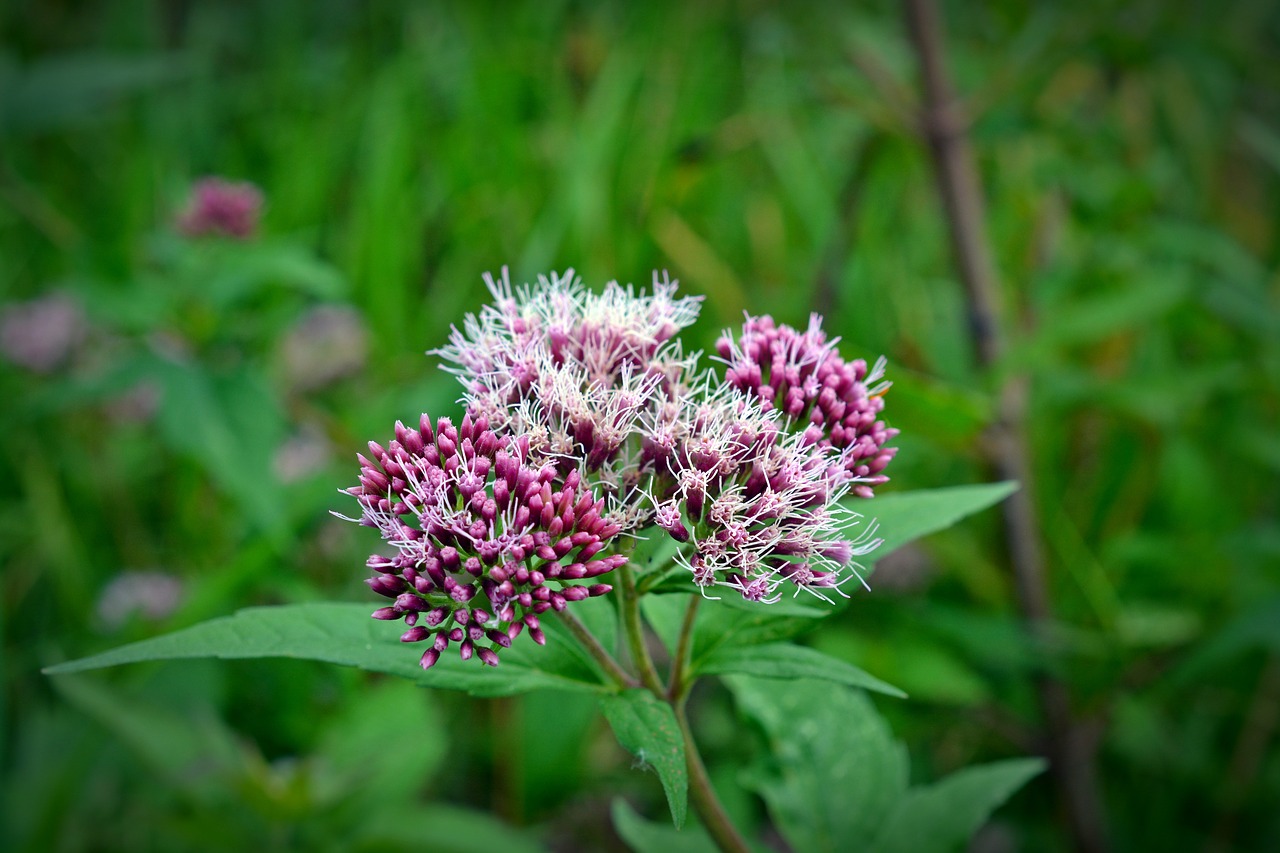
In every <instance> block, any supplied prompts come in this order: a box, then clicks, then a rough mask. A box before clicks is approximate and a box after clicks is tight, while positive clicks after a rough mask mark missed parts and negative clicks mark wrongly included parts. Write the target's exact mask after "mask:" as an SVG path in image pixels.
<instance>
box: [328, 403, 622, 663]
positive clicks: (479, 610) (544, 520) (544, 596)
mask: <svg viewBox="0 0 1280 853" xmlns="http://www.w3.org/2000/svg"><path fill="white" fill-rule="evenodd" d="M369 450H370V456H371V458H366V457H364V456H360V457H359V459H360V463H361V474H360V485H358V486H355V487H353V488H350V489H348V490H347V492H348V493H349V494H351V495H354V496H355V497H356V498H357V500H358V501H359V503H360V506H361V515H360V518H359V519H358V521H359V522H360V523H361V524H364V525H366V526H369V527H375V528H377V529H378V531H379V532H380V533H381V534H382V538H383V539H384V540H385V541H386V542H387V543H389V544H390V545H391V546H392V547H393V548H394V549H395V555H394V556H390V557H387V556H380V555H376V554H375V555H374V556H372V557H370V558H369V560H368V566H369V567H370V568H371V569H373V577H372V578H370V579H369V580H368V584H369V586H370V587H371V588H372V589H373V591H374V592H376V593H378V594H380V595H383V596H385V597H387V598H390V599H392V604H390V605H388V606H386V607H383V608H381V609H379V610H377V611H375V612H374V614H373V616H374V618H375V619H403V620H404V621H405V624H406V625H407V626H408V627H409V630H408V631H406V632H405V633H404V635H403V636H402V637H401V640H402V641H404V642H406V643H413V642H422V641H425V640H431V645H430V647H429V648H427V650H426V651H425V652H423V654H422V659H421V664H422V666H423V668H424V669H425V668H428V667H431V666H433V665H434V664H435V663H436V661H437V660H439V657H440V654H441V653H442V652H444V651H445V650H446V649H447V648H448V646H449V644H450V643H451V642H452V643H458V644H459V653H460V654H461V656H462V658H463V659H464V660H466V659H468V658H470V657H472V655H477V656H479V657H480V659H481V660H482V661H483V662H484V663H487V664H490V665H492V666H496V665H497V663H498V657H497V654H498V650H499V649H500V648H504V647H508V646H510V645H511V641H512V640H513V639H515V638H516V637H517V636H518V635H519V634H520V632H521V631H522V630H524V629H525V628H526V627H527V628H528V629H529V633H530V634H531V635H532V637H533V639H534V642H537V643H539V644H541V643H543V642H545V640H544V638H543V635H542V631H541V630H540V628H539V625H538V614H541V613H543V612H545V611H546V610H549V609H556V610H560V609H563V608H564V607H565V606H566V604H567V603H568V602H571V601H579V600H581V599H583V598H586V597H588V596H595V595H603V594H604V593H607V592H608V591H609V590H610V587H609V586H608V585H606V584H601V583H592V584H579V583H576V582H577V581H584V580H586V581H590V580H593V579H595V578H598V577H600V576H602V575H606V574H608V573H609V572H611V571H613V570H614V569H615V568H617V567H618V566H619V565H621V564H622V562H624V561H625V559H626V558H625V557H621V556H617V555H603V554H601V552H602V551H604V550H605V549H606V548H607V547H608V546H609V545H610V544H611V540H612V539H613V537H614V536H615V535H616V534H617V533H618V528H617V526H616V525H613V524H611V523H610V522H608V521H607V520H606V519H605V518H604V517H603V515H602V512H603V508H604V502H603V501H602V500H599V499H597V498H596V497H595V495H594V494H592V492H591V490H590V489H589V488H587V486H586V485H585V484H584V483H583V481H582V476H581V474H580V473H579V472H578V471H577V470H570V471H569V472H568V473H567V474H564V475H562V474H561V473H560V472H559V470H558V469H557V468H556V467H555V466H553V465H544V466H541V467H535V466H532V465H530V464H528V463H529V449H528V442H527V440H525V439H524V438H522V437H516V438H513V437H510V436H507V437H501V438H500V437H499V436H498V435H497V434H495V433H494V432H493V431H492V430H490V429H489V427H488V423H487V422H486V421H485V420H484V419H483V418H477V419H472V418H471V417H470V416H469V415H468V416H466V417H464V418H463V419H462V424H461V426H459V427H456V428H455V427H454V425H453V423H452V422H451V421H450V420H449V419H448V418H440V419H439V420H438V421H437V422H436V426H435V428H434V429H432V425H431V420H430V418H428V417H427V416H426V415H423V416H422V419H421V421H420V425H419V427H418V428H417V429H411V428H407V427H405V426H404V425H403V424H400V423H397V424H396V438H395V440H393V441H392V442H391V443H390V444H388V445H387V447H386V448H385V449H384V448H383V447H382V446H380V445H378V444H376V443H374V442H370V443H369ZM352 520H357V519H352ZM486 641H487V642H488V643H489V645H482V644H483V643H485V642H486Z"/></svg>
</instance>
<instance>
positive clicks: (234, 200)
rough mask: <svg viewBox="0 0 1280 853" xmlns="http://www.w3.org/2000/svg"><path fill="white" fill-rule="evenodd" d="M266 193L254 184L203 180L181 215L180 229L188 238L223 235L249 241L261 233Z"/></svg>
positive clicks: (223, 180) (211, 179)
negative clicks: (263, 202)
mask: <svg viewBox="0 0 1280 853" xmlns="http://www.w3.org/2000/svg"><path fill="white" fill-rule="evenodd" d="M261 214H262V191H261V190H260V189H258V188H257V187H256V186H254V185H253V184H251V183H248V182H242V183H237V182H233V181H228V180H226V179H224V178H201V179H200V180H199V181H197V182H196V185H195V187H194V188H193V190H192V192H191V198H190V199H189V200H188V202H187V206H186V208H185V209H184V210H183V211H182V213H181V214H180V215H179V216H178V222H177V225H178V230H179V231H181V232H182V233H183V234H186V235H187V236H188V237H205V236H209V235H220V236H223V237H236V238H238V239H241V240H245V239H248V238H250V237H253V236H254V235H255V234H257V231H258V219H259V217H260V216H261Z"/></svg>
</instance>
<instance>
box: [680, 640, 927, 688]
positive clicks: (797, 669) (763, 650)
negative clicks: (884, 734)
mask: <svg viewBox="0 0 1280 853" xmlns="http://www.w3.org/2000/svg"><path fill="white" fill-rule="evenodd" d="M695 669H696V671H697V672H701V673H706V674H708V675H730V674H736V675H756V676H760V677H763V678H818V679H822V680H824V681H834V682H836V683H837V684H846V685H848V686H849V687H860V688H862V689H864V690H874V691H876V692H877V693H887V694H888V695H890V696H897V697H899V698H906V695H907V694H905V693H903V692H902V691H901V690H899V689H898V688H896V687H894V686H893V685H892V684H887V683H885V682H883V681H881V680H880V679H878V678H876V677H875V676H874V675H871V674H870V673H867V672H864V671H862V670H861V669H858V667H856V666H854V665H853V664H850V663H845V662H844V661H842V660H839V659H838V658H833V657H831V656H830V655H826V654H823V653H822V652H820V651H818V650H817V649H811V648H808V647H806V646H798V645H794V644H792V643H769V644H766V645H762V646H750V647H742V646H720V647H719V648H718V649H716V650H715V651H714V652H712V653H711V654H709V655H707V656H706V657H705V658H703V659H702V660H701V661H699V662H698V664H697V665H696V667H695Z"/></svg>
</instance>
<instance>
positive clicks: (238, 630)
mask: <svg viewBox="0 0 1280 853" xmlns="http://www.w3.org/2000/svg"><path fill="white" fill-rule="evenodd" d="M370 607H371V606H370V605H368V604H338V603H311V604H291V605H284V606H280V607H251V608H248V609H246V610H241V611H240V612H238V613H236V614H235V615H234V616H224V617H222V618H219V619H213V620H210V621H208V622H203V623H201V624H199V625H194V626H192V627H190V628H186V629H184V630H181V631H175V632H174V633H172V634H165V635H164V636H160V637H155V638H152V639H150V640H143V641H141V642H137V643H130V644H129V645H127V646H121V647H120V648H118V649H113V650H111V651H108V652H103V653H102V654H99V655H94V656H92V657H88V658H83V659H81V660H76V661H70V662H68V663H63V664H58V665H57V666H52V667H49V668H48V669H46V670H45V672H47V673H50V674H58V673H66V672H79V671H82V670H87V669H98V668H100V667H105V666H116V665H118V664H124V663H135V662H138V661H147V660H164V659H170V658H201V657H216V658H262V657H288V658H302V659H306V660H321V661H328V662H329V663H340V664H345V665H347V666H357V667H360V668H361V669H366V670H370V671H372V672H385V673H389V674H391V675H399V676H402V677H404V678H408V679H411V680H413V681H416V682H417V683H419V684H422V685H424V686H426V687H441V688H448V689H452V690H465V691H467V692H468V693H471V694H472V695H475V696H510V695H513V694H516V693H523V692H525V691H527V690H533V689H536V688H539V687H556V688H560V689H562V690H585V691H596V690H602V689H604V687H603V685H602V684H601V683H600V682H599V680H598V678H597V675H596V673H595V672H594V671H593V670H592V669H590V668H588V667H586V666H585V665H584V664H583V663H582V661H581V658H580V657H579V656H578V655H577V654H575V653H574V652H573V651H572V650H571V648H570V643H571V641H570V640H569V639H568V638H567V636H566V635H565V634H564V633H563V632H562V629H560V628H559V626H558V624H557V623H556V621H555V620H552V619H548V620H547V621H546V622H545V623H544V624H545V625H547V626H548V630H547V634H548V642H547V645H546V646H545V647H541V646H537V645H535V644H533V643H532V642H528V641H524V642H517V643H516V644H515V645H514V646H513V647H512V648H510V649H506V650H504V651H503V652H502V663H501V665H500V666H499V667H498V668H497V669H493V670H491V669H490V668H489V667H486V666H482V665H480V664H479V662H478V661H476V660H474V659H473V660H470V661H462V660H459V659H458V658H457V657H456V655H453V654H446V655H444V656H442V657H441V658H440V662H439V663H437V664H436V665H435V666H434V667H432V668H431V669H429V670H425V671H424V670H422V669H421V668H419V666H418V652H419V651H420V650H421V646H418V647H416V648H415V647H413V646H405V645H404V644H401V643H400V642H398V639H397V638H398V635H399V634H400V633H401V630H402V627H401V625H400V624H399V623H395V624H390V623H386V622H379V621H378V620H375V619H370V618H369V613H370V612H371V611H370Z"/></svg>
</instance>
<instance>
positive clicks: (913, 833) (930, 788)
mask: <svg viewBox="0 0 1280 853" xmlns="http://www.w3.org/2000/svg"><path fill="white" fill-rule="evenodd" d="M1044 768H1045V763H1044V761H1042V760H1041V759H1039V758H1015V759H1012V760H1010V761H1000V762H996V763H994V764H984V765H982V766H979V767H966V768H965V769H963V770H960V771H957V772H955V773H952V774H951V775H950V776H948V777H947V778H945V779H943V780H942V781H941V782H937V783H935V784H933V785H925V786H921V787H917V788H912V789H911V790H910V791H908V792H907V794H906V796H904V797H903V798H902V799H900V800H899V801H898V805H897V807H896V808H894V809H893V811H891V812H890V813H889V816H888V820H886V821H885V824H884V827H883V828H882V829H881V830H880V833H879V835H877V836H876V840H875V843H874V844H872V845H871V847H870V850H871V851H872V853H947V851H949V850H956V849H959V848H960V847H961V846H962V845H963V844H964V843H965V842H966V841H968V840H969V838H970V836H972V835H973V833H974V832H976V831H977V829H978V827H980V826H982V824H983V823H984V822H985V821H986V820H987V817H988V816H989V815H990V814H991V812H992V811H994V810H995V809H996V808H998V807H999V806H1000V805H1001V804H1002V803H1003V802H1004V801H1005V800H1007V799H1009V797H1010V796H1012V795H1013V793H1014V792H1015V791H1017V790H1018V789H1019V788H1021V787H1022V786H1023V785H1025V784H1026V783H1027V782H1028V781H1030V780H1031V779H1032V778H1034V777H1035V776H1036V775H1038V774H1039V773H1041V772H1043V771H1044Z"/></svg>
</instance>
